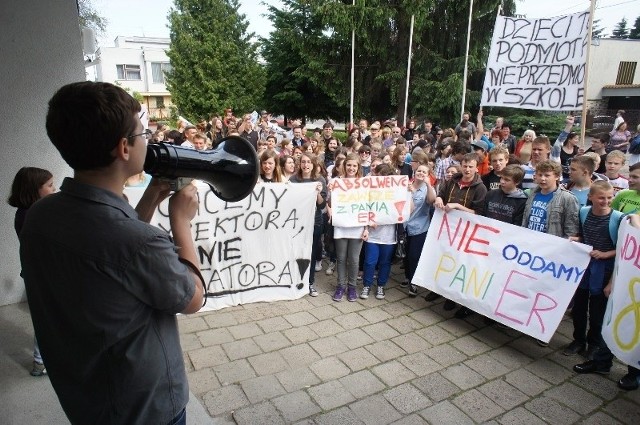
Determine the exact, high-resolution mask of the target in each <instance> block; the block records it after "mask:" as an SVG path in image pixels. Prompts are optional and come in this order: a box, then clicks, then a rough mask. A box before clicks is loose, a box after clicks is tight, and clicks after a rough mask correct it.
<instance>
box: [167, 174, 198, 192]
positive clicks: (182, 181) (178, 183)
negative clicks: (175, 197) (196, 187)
mask: <svg viewBox="0 0 640 425" xmlns="http://www.w3.org/2000/svg"><path fill="white" fill-rule="evenodd" d="M160 181H163V182H167V183H169V187H171V190H172V191H173V192H177V191H179V190H180V189H182V188H183V187H185V186H188V185H190V184H191V182H192V181H193V179H192V178H189V177H177V178H175V179H168V178H166V177H161V178H160Z"/></svg>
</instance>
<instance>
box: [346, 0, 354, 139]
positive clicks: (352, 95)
mask: <svg viewBox="0 0 640 425" xmlns="http://www.w3.org/2000/svg"><path fill="white" fill-rule="evenodd" d="M353 6H354V7H353V8H354V9H355V6H356V0H353ZM352 24H353V30H351V101H350V102H349V128H348V129H347V130H351V127H352V126H354V125H355V124H354V122H353V98H354V95H355V83H354V80H355V74H356V73H355V67H356V27H355V21H354V22H352Z"/></svg>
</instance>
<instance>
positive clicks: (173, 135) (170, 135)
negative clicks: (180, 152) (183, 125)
mask: <svg viewBox="0 0 640 425" xmlns="http://www.w3.org/2000/svg"><path fill="white" fill-rule="evenodd" d="M165 137H166V138H167V139H171V140H173V144H174V145H178V146H180V145H181V144H182V142H184V139H183V138H182V133H180V132H179V131H178V130H169V131H168V132H167V134H166V135H165Z"/></svg>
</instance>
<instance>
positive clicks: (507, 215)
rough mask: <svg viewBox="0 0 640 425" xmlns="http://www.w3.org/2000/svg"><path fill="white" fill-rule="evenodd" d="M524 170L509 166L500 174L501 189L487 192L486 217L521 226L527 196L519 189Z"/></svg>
mask: <svg viewBox="0 0 640 425" xmlns="http://www.w3.org/2000/svg"><path fill="white" fill-rule="evenodd" d="M523 177H524V170H523V169H522V168H521V167H520V166H518V165H507V166H506V167H505V168H504V170H502V172H501V173H500V188H499V189H493V190H490V191H489V192H487V196H485V198H484V214H483V215H484V216H485V217H489V218H493V219H495V220H500V221H503V222H505V223H511V224H515V225H516V226H520V224H521V223H522V215H523V214H524V206H525V204H526V203H527V195H526V194H525V193H524V192H523V191H522V190H521V189H518V185H519V184H520V182H521V181H522V179H523Z"/></svg>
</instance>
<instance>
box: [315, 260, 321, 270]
mask: <svg viewBox="0 0 640 425" xmlns="http://www.w3.org/2000/svg"><path fill="white" fill-rule="evenodd" d="M320 270H322V261H316V271H317V272H319V271H320Z"/></svg>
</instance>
